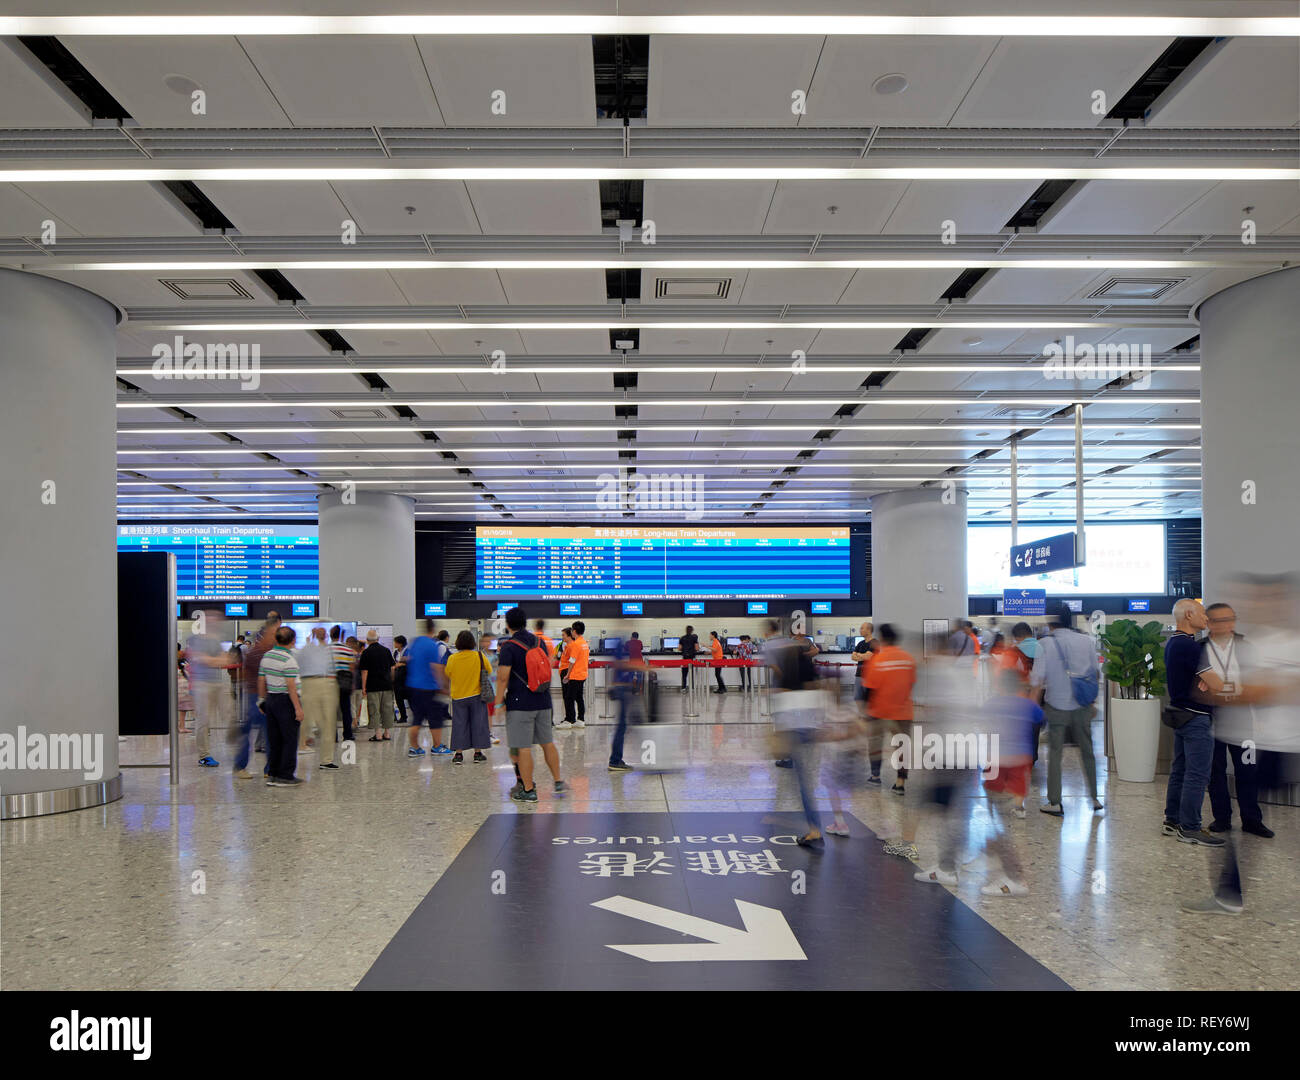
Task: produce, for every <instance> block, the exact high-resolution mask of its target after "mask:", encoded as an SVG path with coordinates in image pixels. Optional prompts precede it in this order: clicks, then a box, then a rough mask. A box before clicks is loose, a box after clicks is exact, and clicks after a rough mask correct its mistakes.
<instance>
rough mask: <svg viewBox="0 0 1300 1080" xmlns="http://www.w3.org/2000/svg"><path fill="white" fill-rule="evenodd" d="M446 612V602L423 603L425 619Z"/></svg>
mask: <svg viewBox="0 0 1300 1080" xmlns="http://www.w3.org/2000/svg"><path fill="white" fill-rule="evenodd" d="M446 614H447V605H446V604H425V605H424V617H425V618H426V619H432V618H433V617H434V616H435V615H446Z"/></svg>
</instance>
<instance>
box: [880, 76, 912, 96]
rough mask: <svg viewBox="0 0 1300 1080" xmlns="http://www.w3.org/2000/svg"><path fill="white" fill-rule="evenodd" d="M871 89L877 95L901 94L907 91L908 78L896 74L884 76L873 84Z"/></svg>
mask: <svg viewBox="0 0 1300 1080" xmlns="http://www.w3.org/2000/svg"><path fill="white" fill-rule="evenodd" d="M871 89H872V90H874V91H875V92H876V93H877V94H901V93H902V92H903V91H904V90H906V89H907V76H906V75H899V74H898V73H896V72H895V73H894V74H891V75H882V76H880V78H878V79H877V80H876V81H875V82H873V83H872V84H871Z"/></svg>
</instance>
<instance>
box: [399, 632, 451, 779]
mask: <svg viewBox="0 0 1300 1080" xmlns="http://www.w3.org/2000/svg"><path fill="white" fill-rule="evenodd" d="M434 633H435V631H434V622H433V620H432V619H425V620H424V633H422V634H420V635H418V636H417V637H416V638H415V640H414V641H412V642H411V644H410V645H408V646H407V647H406V696H407V700H408V701H410V703H411V727H410V735H409V739H410V745H409V746H408V747H407V749H406V756H407V757H421V756H422V755H423V754H424V747H422V746H421V745H420V729H421V728H422V727H423V726H424V725H425V723H426V722H427V723H428V725H429V737H430V744H429V753H431V754H450V753H451V747H449V746H444V745H443V742H442V724H443V720H444V719H445V711H444V710H443V709H442V708H441V707H440V706H439V704H438V701H437V695H438V694H439V693H445V692H446V690H447V646H446V645H444V644H443V643H442V642H441V641H439V640H438V639H437V638H436V637H435V636H434Z"/></svg>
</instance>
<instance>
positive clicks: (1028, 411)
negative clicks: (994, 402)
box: [977, 403, 1058, 420]
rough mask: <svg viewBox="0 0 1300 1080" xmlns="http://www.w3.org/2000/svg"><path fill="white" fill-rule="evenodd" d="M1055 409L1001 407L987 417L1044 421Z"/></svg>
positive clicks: (1025, 406)
mask: <svg viewBox="0 0 1300 1080" xmlns="http://www.w3.org/2000/svg"><path fill="white" fill-rule="evenodd" d="M977 404H978V403H977ZM1057 408H1058V406H1056V405H1049V406H1048V407H1047V408H1045V409H1044V408H1039V407H1035V406H1032V405H1003V406H1002V407H1001V408H997V409H994V410H993V411H992V412H991V413H989V416H991V417H993V416H1002V417H1009V418H1011V419H1013V420H1046V419H1047V418H1048V417H1049V416H1051V415H1052V414H1053V413H1054V412H1056V411H1057Z"/></svg>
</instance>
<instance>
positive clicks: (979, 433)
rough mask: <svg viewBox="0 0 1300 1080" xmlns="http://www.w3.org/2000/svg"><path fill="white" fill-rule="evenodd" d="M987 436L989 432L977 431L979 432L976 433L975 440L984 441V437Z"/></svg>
mask: <svg viewBox="0 0 1300 1080" xmlns="http://www.w3.org/2000/svg"><path fill="white" fill-rule="evenodd" d="M987 434H988V432H987V431H977V432H975V438H977V439H982V438H984V436H986V435H987Z"/></svg>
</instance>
